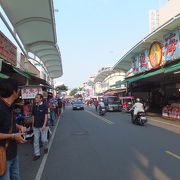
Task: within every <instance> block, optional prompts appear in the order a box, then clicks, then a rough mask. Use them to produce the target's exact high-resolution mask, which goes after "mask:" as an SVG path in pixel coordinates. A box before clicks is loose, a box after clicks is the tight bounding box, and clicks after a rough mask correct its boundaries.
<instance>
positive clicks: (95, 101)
mask: <svg viewBox="0 0 180 180" xmlns="http://www.w3.org/2000/svg"><path fill="white" fill-rule="evenodd" d="M93 103H94V106H95V109H96V111H97V107H98V105H99V102H98V100H97V99H95V100H94V102H93Z"/></svg>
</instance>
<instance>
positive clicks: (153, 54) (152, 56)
mask: <svg viewBox="0 0 180 180" xmlns="http://www.w3.org/2000/svg"><path fill="white" fill-rule="evenodd" d="M149 62H150V64H151V66H152V68H158V67H159V66H160V65H161V62H162V47H161V43H159V42H154V43H152V44H151V47H150V49H149Z"/></svg>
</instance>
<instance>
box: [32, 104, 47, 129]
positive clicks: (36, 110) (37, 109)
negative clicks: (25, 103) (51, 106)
mask: <svg viewBox="0 0 180 180" xmlns="http://www.w3.org/2000/svg"><path fill="white" fill-rule="evenodd" d="M45 114H48V108H47V106H46V105H45V104H44V103H41V104H40V105H34V106H33V109H32V115H33V116H34V127H35V128H41V127H43V124H44V120H45Z"/></svg>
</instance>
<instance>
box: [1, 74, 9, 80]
mask: <svg viewBox="0 0 180 180" xmlns="http://www.w3.org/2000/svg"><path fill="white" fill-rule="evenodd" d="M0 78H3V79H7V78H9V76H7V75H5V74H3V73H0Z"/></svg>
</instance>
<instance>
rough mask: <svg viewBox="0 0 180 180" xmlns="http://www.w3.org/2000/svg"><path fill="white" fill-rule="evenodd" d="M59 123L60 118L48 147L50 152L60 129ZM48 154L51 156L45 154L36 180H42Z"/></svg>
mask: <svg viewBox="0 0 180 180" xmlns="http://www.w3.org/2000/svg"><path fill="white" fill-rule="evenodd" d="M59 121H60V117H59V118H58V121H57V124H56V127H55V129H54V131H53V134H52V137H51V139H50V142H49V146H48V149H49V151H50V149H51V145H52V142H53V139H54V136H55V134H56V129H57V127H58V124H59ZM48 154H49V153H47V154H44V157H43V159H42V161H41V164H40V167H39V170H38V172H37V174H36V178H35V180H40V179H41V176H42V173H43V170H44V167H45V164H46V160H47V157H48Z"/></svg>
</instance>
